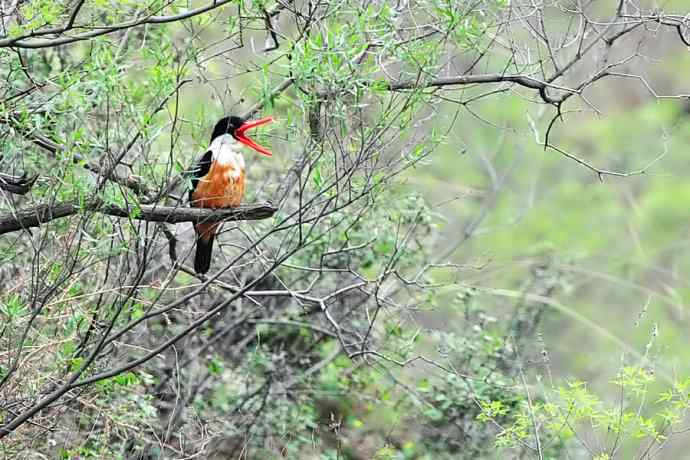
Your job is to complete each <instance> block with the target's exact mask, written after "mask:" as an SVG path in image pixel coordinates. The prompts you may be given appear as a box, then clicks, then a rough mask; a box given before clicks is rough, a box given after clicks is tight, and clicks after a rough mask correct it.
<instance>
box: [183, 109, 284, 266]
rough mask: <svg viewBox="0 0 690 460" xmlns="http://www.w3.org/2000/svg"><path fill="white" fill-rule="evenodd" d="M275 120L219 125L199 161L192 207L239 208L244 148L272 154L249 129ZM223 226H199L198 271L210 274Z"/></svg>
mask: <svg viewBox="0 0 690 460" xmlns="http://www.w3.org/2000/svg"><path fill="white" fill-rule="evenodd" d="M272 121H273V118H271V117H266V118H261V119H259V120H245V119H243V118H240V117H236V116H230V117H225V118H223V119H221V120H220V121H219V122H218V123H216V126H215V128H213V134H211V145H210V146H209V148H208V150H207V151H206V153H204V155H203V156H202V157H201V158H200V159H199V161H198V163H197V165H196V167H195V168H194V171H193V174H192V189H191V191H190V192H189V202H190V205H191V206H194V207H198V208H232V207H235V206H239V204H240V202H241V201H242V197H243V196H244V186H245V172H244V156H242V147H243V146H247V147H250V148H252V149H254V150H256V151H257V152H259V153H261V154H263V155H266V156H271V152H270V151H269V150H268V149H266V148H265V147H262V146H260V145H259V144H257V143H256V142H254V141H253V140H252V139H250V138H249V137H247V135H246V134H245V133H246V132H247V131H248V130H250V129H252V128H256V127H257V126H261V125H264V124H266V123H270V122H272ZM218 227H220V223H208V224H204V223H199V224H195V225H194V230H195V231H196V256H195V257H194V270H195V271H196V272H197V273H206V272H207V271H208V269H209V267H210V266H211V251H212V250H213V240H214V239H215V237H216V232H217V231H218Z"/></svg>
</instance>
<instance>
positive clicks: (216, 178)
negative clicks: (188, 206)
mask: <svg viewBox="0 0 690 460" xmlns="http://www.w3.org/2000/svg"><path fill="white" fill-rule="evenodd" d="M237 173H238V172H237V171H235V170H234V169H233V168H232V167H231V166H229V165H223V166H221V165H219V164H218V163H216V162H213V163H212V164H211V169H210V170H209V171H208V173H207V174H206V175H205V176H204V177H202V178H201V179H199V183H198V184H197V186H196V189H195V190H194V192H193V193H192V206H196V207H199V208H232V207H235V206H239V204H240V202H241V201H242V197H243V196H244V171H239V174H237Z"/></svg>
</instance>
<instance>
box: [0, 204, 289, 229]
mask: <svg viewBox="0 0 690 460" xmlns="http://www.w3.org/2000/svg"><path fill="white" fill-rule="evenodd" d="M81 211H91V212H97V213H100V214H106V215H109V216H115V217H126V218H130V219H135V220H146V221H149V222H167V223H170V224H176V223H180V222H195V223H198V222H221V221H228V220H259V219H267V218H269V217H271V216H272V215H273V214H274V213H275V212H276V208H274V207H273V205H271V204H270V203H258V204H246V205H242V206H238V207H237V208H228V209H217V210H214V209H200V208H187V207H175V206H153V205H142V206H139V207H135V206H131V207H122V206H117V205H113V204H104V203H102V202H98V201H94V202H91V203H89V204H87V205H79V204H78V203H76V202H67V203H58V204H53V205H39V206H36V207H33V208H30V209H24V210H21V211H19V212H17V213H16V214H7V215H3V216H0V235H2V234H5V233H9V232H15V231H18V230H23V229H27V228H31V227H39V226H41V225H42V224H45V223H46V222H50V221H51V220H55V219H60V218H62V217H67V216H71V215H75V214H78V213H79V212H81Z"/></svg>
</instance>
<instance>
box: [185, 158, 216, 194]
mask: <svg viewBox="0 0 690 460" xmlns="http://www.w3.org/2000/svg"><path fill="white" fill-rule="evenodd" d="M212 158H213V155H212V154H211V151H210V150H208V151H207V152H206V153H204V155H203V156H202V157H201V158H199V161H198V162H197V163H196V166H195V167H194V169H193V170H192V189H191V190H190V191H189V201H190V203H191V201H192V194H193V193H194V190H196V186H197V184H198V183H199V179H201V178H202V177H204V176H205V175H206V174H208V171H209V170H210V169H211V160H212Z"/></svg>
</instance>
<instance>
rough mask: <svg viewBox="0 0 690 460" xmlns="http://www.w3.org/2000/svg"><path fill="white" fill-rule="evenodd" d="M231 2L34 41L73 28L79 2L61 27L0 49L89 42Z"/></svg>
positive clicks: (0, 44)
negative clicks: (96, 38) (120, 31)
mask: <svg viewBox="0 0 690 460" xmlns="http://www.w3.org/2000/svg"><path fill="white" fill-rule="evenodd" d="M231 1H232V0H217V1H215V0H214V1H212V2H210V3H209V4H208V5H205V6H202V7H199V8H195V9H193V10H189V11H185V12H183V13H180V14H173V15H169V16H145V17H143V18H137V19H132V20H130V21H125V22H121V23H119V24H113V25H104V26H100V27H96V28H95V29H93V30H90V31H88V32H83V33H80V34H76V35H72V36H69V37H64V36H63V37H57V38H41V39H35V37H44V36H46V35H60V34H63V33H65V32H67V31H69V30H71V29H73V28H75V27H74V20H75V19H76V15H77V14H78V13H79V9H80V8H81V4H83V1H80V2H79V3H78V4H77V6H76V7H75V9H74V10H73V12H72V14H71V16H70V18H69V22H68V23H67V24H66V25H65V26H62V27H53V28H50V29H43V30H36V31H32V32H31V33H30V34H26V35H22V36H20V37H7V38H4V39H2V40H0V48H3V47H13V48H52V47H55V46H60V45H66V44H68V43H74V42H79V41H83V40H89V39H91V38H94V37H98V36H100V35H106V34H111V33H113V32H117V31H118V30H125V29H129V28H132V27H136V26H140V25H144V24H164V23H167V22H176V21H181V20H183V19H188V18H191V17H194V16H197V15H199V14H203V13H206V12H208V11H211V10H214V9H216V8H219V7H221V6H223V5H226V4H228V3H230V2H231Z"/></svg>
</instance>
